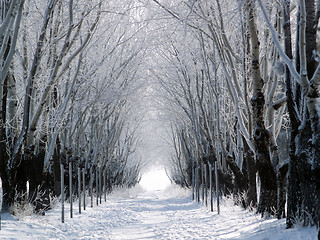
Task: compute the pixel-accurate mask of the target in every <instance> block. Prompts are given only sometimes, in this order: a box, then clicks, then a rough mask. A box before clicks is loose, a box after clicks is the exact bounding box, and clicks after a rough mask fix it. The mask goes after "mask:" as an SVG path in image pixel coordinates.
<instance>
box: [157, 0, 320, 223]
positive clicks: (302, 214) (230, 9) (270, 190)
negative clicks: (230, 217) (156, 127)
mask: <svg viewBox="0 0 320 240" xmlns="http://www.w3.org/2000/svg"><path fill="white" fill-rule="evenodd" d="M153 2H154V4H155V5H156V6H158V7H159V9H162V15H161V16H159V15H158V17H159V19H161V20H159V21H164V20H163V19H166V20H165V21H167V22H168V21H169V22H170V23H169V24H167V26H166V32H167V33H169V34H168V35H167V38H168V39H169V41H166V42H164V43H163V44H162V45H161V46H159V50H160V51H158V53H157V54H158V57H159V58H161V59H162V65H161V67H159V68H158V69H154V70H153V75H154V77H156V78H157V79H158V80H159V83H160V85H161V92H162V93H161V94H162V96H163V97H165V101H166V102H167V104H170V105H171V109H173V111H172V110H170V109H168V108H167V109H165V110H166V111H167V112H170V114H169V115H170V117H171V130H172V131H171V136H172V143H173V146H174V147H175V152H174V154H173V155H172V164H173V168H172V172H173V173H172V178H173V180H174V181H175V182H177V183H178V184H180V185H182V186H191V185H192V181H193V180H194V178H192V176H193V175H195V176H196V175H199V174H200V172H199V174H198V173H197V171H200V170H199V169H201V165H202V164H203V163H205V164H208V163H210V165H211V166H214V165H215V162H216V166H217V170H218V172H219V173H218V175H219V178H220V180H219V181H220V184H219V189H220V191H221V192H222V193H223V194H229V193H233V194H237V195H239V196H242V198H243V199H242V201H240V202H241V203H242V204H243V205H244V206H245V207H246V206H248V205H252V206H256V207H257V211H258V212H259V213H261V214H262V215H264V214H266V213H267V214H275V215H277V216H278V218H281V217H285V216H286V217H287V226H288V227H291V226H292V225H293V224H294V223H295V222H296V221H301V222H302V223H303V224H304V225H309V224H311V225H319V224H320V215H319V214H320V209H319V206H320V202H319V201H320V195H319V194H320V191H319V189H320V188H319V187H320V182H319V179H320V175H319V171H320V153H319V146H320V141H319V140H320V139H319V137H320V132H319V126H320V122H319V109H320V108H319V81H320V74H319V72H320V65H319V64H318V52H319V49H318V47H319V46H318V44H317V31H318V21H319V14H320V6H319V4H318V2H317V1H315V0H297V1H290V0H283V1H263V0H245V1H228V0H227V1H220V0H214V1H181V2H180V1H179V2H177V1H162V2H160V1H157V0H153ZM168 19H170V20H168ZM173 28H174V31H172V29H173ZM170 30H171V31H170ZM207 166H208V165H207ZM193 171H194V172H195V173H197V174H192V172H193ZM201 171H202V170H201ZM205 171H208V169H207V170H205ZM244 193H245V194H244ZM286 200H287V208H286V209H285V204H286Z"/></svg>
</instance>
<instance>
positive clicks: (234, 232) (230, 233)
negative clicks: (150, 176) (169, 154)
mask: <svg viewBox="0 0 320 240" xmlns="http://www.w3.org/2000/svg"><path fill="white" fill-rule="evenodd" d="M130 191H131V192H130ZM130 191H126V192H118V193H115V194H113V195H112V196H109V198H108V200H107V202H103V204H101V205H99V206H95V207H94V208H91V207H87V210H86V211H83V213H82V214H78V213H76V204H75V205H74V209H75V211H74V218H73V219H70V218H69V216H68V215H69V212H68V210H69V209H68V205H66V218H65V223H64V224H63V223H61V218H60V211H61V209H60V206H59V205H58V206H57V207H56V208H55V209H54V210H51V211H49V212H48V213H47V214H46V216H38V217H36V216H29V217H23V218H22V219H21V220H20V221H17V220H16V219H15V218H13V217H11V216H10V215H9V214H5V215H3V216H2V217H3V221H2V229H1V230H0V239H1V240H2V239H6V240H7V239H10V240H15V239H18V240H20V239H21V240H29V239H30V240H36V239H39V240H40V239H41V240H42V239H54V240H58V239H59V240H62V239H66V240H69V239H72V240H79V239H83V240H102V239H110V240H112V239H113V240H119V239H120V240H144V239H161V240H165V239H172V240H176V239H190V240H191V239H192V240H197V239H199V240H200V239H208V240H226V239H234V240H236V239H246V240H267V239H270V240H271V239H272V240H280V239H281V240H295V239H297V240H298V239H299V240H313V239H317V238H316V229H315V228H300V229H299V228H298V229H290V230H286V229H285V221H284V220H281V221H278V220H276V219H270V220H264V219H261V218H260V217H259V216H257V215H255V214H254V213H252V212H248V211H245V210H243V209H241V208H239V207H236V206H233V204H232V202H231V201H230V200H224V201H223V203H222V206H221V215H217V213H216V212H210V211H208V210H207V209H206V208H205V207H202V206H201V205H200V204H198V203H195V202H192V201H191V199H190V196H189V194H188V193H186V192H185V191H182V190H180V189H177V188H173V189H171V190H170V191H154V192H139V193H137V192H136V191H135V190H130ZM132 191H134V192H132Z"/></svg>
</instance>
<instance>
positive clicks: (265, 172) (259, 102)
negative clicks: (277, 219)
mask: <svg viewBox="0 0 320 240" xmlns="http://www.w3.org/2000/svg"><path fill="white" fill-rule="evenodd" d="M247 7H248V11H249V12H248V17H249V19H248V27H249V33H250V40H251V42H250V43H251V74H252V88H253V96H252V99H251V107H252V115H253V118H252V120H253V140H254V146H255V153H256V162H257V163H256V164H257V170H258V173H259V177H260V180H261V189H260V197H259V204H258V212H259V213H261V214H262V215H263V214H264V212H268V213H270V214H272V213H273V209H276V207H277V201H276V199H277V184H276V174H275V171H274V169H273V166H272V164H271V159H270V153H269V145H270V133H269V132H268V130H267V129H266V127H265V123H264V107H265V98H264V94H263V88H264V81H263V79H262V77H261V72H260V59H259V56H260V50H259V45H260V43H259V39H258V35H257V27H256V23H255V17H256V13H255V6H254V3H253V2H251V1H249V3H248V6H247Z"/></svg>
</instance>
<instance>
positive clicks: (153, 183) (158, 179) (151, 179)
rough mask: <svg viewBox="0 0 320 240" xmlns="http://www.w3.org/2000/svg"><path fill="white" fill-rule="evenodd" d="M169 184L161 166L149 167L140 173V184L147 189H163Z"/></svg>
mask: <svg viewBox="0 0 320 240" xmlns="http://www.w3.org/2000/svg"><path fill="white" fill-rule="evenodd" d="M170 184H171V182H170V179H169V178H168V176H167V174H166V171H165V170H164V169H163V168H159V167H157V168H151V169H150V170H149V171H148V172H146V173H144V174H143V175H142V178H141V180H140V185H141V186H142V187H143V188H144V189H145V190H147V191H157V190H164V189H165V188H166V187H168V186H169V185H170Z"/></svg>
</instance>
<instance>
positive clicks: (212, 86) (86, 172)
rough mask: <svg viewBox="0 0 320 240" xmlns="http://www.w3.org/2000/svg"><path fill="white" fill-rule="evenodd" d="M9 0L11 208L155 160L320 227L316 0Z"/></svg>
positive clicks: (266, 210)
mask: <svg viewBox="0 0 320 240" xmlns="http://www.w3.org/2000/svg"><path fill="white" fill-rule="evenodd" d="M0 10H1V12H0V41H1V44H0V67H1V69H0V73H1V76H0V123H1V124H0V179H1V188H2V191H3V196H2V201H1V202H2V209H3V210H4V211H8V210H10V209H11V208H12V207H13V206H14V205H15V204H23V202H26V201H27V202H30V203H32V204H33V205H34V209H35V211H36V212H39V213H43V214H44V212H45V211H46V210H47V209H48V208H50V201H51V199H53V198H54V197H57V196H60V195H61V194H62V193H63V191H61V182H64V183H66V184H67V185H68V184H69V185H70V184H74V185H77V184H78V185H79V186H80V183H79V181H78V179H79V178H80V179H82V181H83V184H84V188H83V189H84V191H85V189H87V190H88V189H90V191H91V192H92V191H95V192H96V194H100V193H99V192H100V188H103V191H105V192H111V191H112V189H113V188H115V187H119V186H121V187H132V186H134V185H135V184H137V183H138V182H139V180H140V177H141V171H142V169H143V167H144V165H145V164H146V162H147V161H155V159H156V158H161V159H164V160H163V162H164V164H165V166H166V169H167V172H168V175H169V177H170V179H171V180H172V181H173V182H175V183H176V184H178V185H180V186H181V187H185V188H192V189H193V192H194V197H195V199H197V200H199V199H200V195H201V194H200V192H201V191H202V192H204V189H205V190H206V192H207V190H208V189H209V186H211V187H212V188H210V190H211V194H212V189H214V191H215V194H217V195H218V196H219V195H233V196H236V197H235V199H237V201H236V202H235V204H239V205H241V206H242V207H244V208H249V209H256V211H257V212H258V213H259V214H261V215H262V216H269V215H274V216H276V217H278V218H279V219H280V218H286V224H287V227H288V228H290V227H292V226H293V225H294V224H295V222H297V221H299V222H301V223H302V224H303V225H305V226H309V225H312V226H319V225H320V118H319V116H320V115H319V114H320V113H319V111H320V101H319V97H320V95H319V87H320V65H319V64H318V62H319V51H320V45H319V40H320V39H319V30H318V29H319V17H320V1H316V0H296V1H290V0H223V1H222V0H179V1H177V0H176V1H173V0H161V1H160V0H123V1H103V0H92V1H86V0H79V1H73V0H47V1H42V0H1V1H0ZM146 147H149V150H148V151H146ZM164 149H165V150H164ZM209 176H210V177H209ZM68 177H69V179H71V180H70V181H69V180H68ZM68 181H69V183H68ZM102 185H103V186H102ZM79 186H78V187H79ZM75 189H76V188H75ZM77 194H78V193H77V192H76V191H74V192H72V191H71V192H70V193H69V195H68V194H67V196H66V197H72V195H77Z"/></svg>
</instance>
